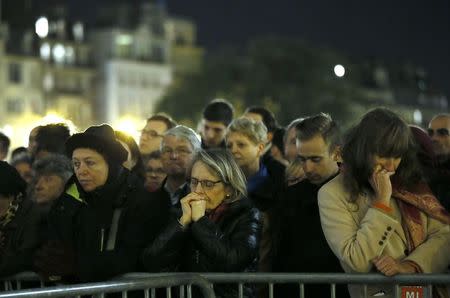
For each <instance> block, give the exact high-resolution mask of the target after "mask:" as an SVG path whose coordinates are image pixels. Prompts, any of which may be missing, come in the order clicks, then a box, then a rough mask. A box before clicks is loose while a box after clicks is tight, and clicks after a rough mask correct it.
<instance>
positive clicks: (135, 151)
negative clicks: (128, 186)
mask: <svg viewBox="0 0 450 298" xmlns="http://www.w3.org/2000/svg"><path fill="white" fill-rule="evenodd" d="M115 134H116V139H117V140H118V141H119V143H120V144H122V146H123V148H125V150H127V152H128V157H127V160H126V161H125V162H124V163H123V166H124V168H126V169H128V170H130V171H131V172H133V173H135V174H136V175H137V176H138V177H139V178H141V179H142V181H144V180H145V168H144V162H143V161H142V157H141V152H140V151H139V147H138V145H137V144H136V141H135V140H134V139H133V137H132V136H130V135H128V134H126V133H124V132H122V131H115Z"/></svg>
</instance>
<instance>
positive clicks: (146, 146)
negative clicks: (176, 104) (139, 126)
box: [139, 114, 176, 154]
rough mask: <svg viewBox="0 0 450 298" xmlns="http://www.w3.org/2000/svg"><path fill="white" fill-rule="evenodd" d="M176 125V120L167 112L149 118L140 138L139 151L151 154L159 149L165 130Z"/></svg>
mask: <svg viewBox="0 0 450 298" xmlns="http://www.w3.org/2000/svg"><path fill="white" fill-rule="evenodd" d="M175 125H176V123H175V121H173V120H172V118H170V117H169V116H167V115H165V114H156V115H153V116H151V117H150V118H148V119H147V124H146V125H145V127H144V129H143V130H142V131H141V137H140V139H139V151H140V152H141V154H150V153H152V152H153V151H158V150H159V147H160V146H161V141H162V138H163V134H164V132H165V131H167V130H168V129H171V128H172V127H174V126H175Z"/></svg>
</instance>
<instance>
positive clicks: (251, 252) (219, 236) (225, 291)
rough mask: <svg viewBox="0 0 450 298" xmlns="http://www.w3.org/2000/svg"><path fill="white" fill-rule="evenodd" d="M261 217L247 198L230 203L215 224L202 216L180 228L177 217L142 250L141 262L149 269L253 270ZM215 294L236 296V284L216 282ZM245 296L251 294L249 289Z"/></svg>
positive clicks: (185, 270)
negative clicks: (187, 225) (217, 283)
mask: <svg viewBox="0 0 450 298" xmlns="http://www.w3.org/2000/svg"><path fill="white" fill-rule="evenodd" d="M260 229H261V218H260V212H259V210H258V209H256V208H255V207H253V205H252V204H251V202H250V200H248V199H241V200H238V201H236V202H234V203H231V205H230V207H229V208H228V209H227V210H226V211H225V213H224V215H223V216H222V218H221V219H220V220H219V221H218V222H217V223H214V222H212V221H211V220H209V219H208V217H206V216H204V217H202V218H200V219H199V220H198V221H197V222H193V223H192V224H191V225H190V226H189V227H188V228H186V229H184V230H183V229H182V227H181V226H180V224H179V223H178V221H177V219H176V218H173V219H172V220H171V222H170V223H169V225H168V226H167V228H166V229H165V230H164V231H163V232H162V233H161V234H160V235H159V236H158V238H157V239H156V240H155V241H154V242H153V243H152V244H151V245H150V246H149V247H147V248H146V249H145V250H144V253H143V256H142V261H143V264H144V267H145V268H146V270H148V271H150V272H160V271H181V272H246V271H254V269H255V266H256V261H257V256H258V246H259V238H260ZM214 289H215V292H216V295H217V297H238V292H237V287H236V285H225V284H221V285H217V286H215V287H214ZM245 296H246V297H251V296H252V291H251V289H250V288H246V289H245Z"/></svg>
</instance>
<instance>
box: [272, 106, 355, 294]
mask: <svg viewBox="0 0 450 298" xmlns="http://www.w3.org/2000/svg"><path fill="white" fill-rule="evenodd" d="M296 129H297V152H298V159H299V160H300V162H301V165H302V167H303V170H304V172H305V175H306V180H303V181H301V182H299V183H297V184H294V185H292V186H290V187H288V188H287V190H286V191H285V192H284V193H283V194H282V195H281V196H280V199H279V204H280V205H279V207H278V217H277V219H278V221H277V224H278V226H277V228H278V229H279V231H280V233H279V235H280V236H279V237H280V238H279V239H278V240H279V241H276V243H278V247H277V249H276V254H275V255H276V256H275V261H274V271H277V272H318V273H319V272H320V273H330V272H342V269H341V266H340V264H339V261H338V259H337V258H336V256H335V255H334V254H333V252H332V251H331V249H330V247H329V246H328V243H327V242H326V239H325V236H324V234H323V232H322V227H321V224H320V215H319V208H318V205H317V192H318V191H319V188H320V187H321V186H322V185H323V184H325V183H326V182H327V181H329V180H330V179H332V178H333V177H335V176H336V175H337V174H338V171H339V167H338V164H337V161H338V159H339V154H338V144H339V131H338V128H337V125H336V123H335V122H334V121H333V120H332V119H331V117H330V116H329V115H326V114H323V113H321V114H318V115H316V116H312V117H308V118H305V119H304V120H302V121H301V122H299V123H298V124H297V126H296ZM337 294H338V297H345V296H347V295H348V294H347V291H346V289H345V287H344V286H340V287H338V292H337ZM278 295H280V297H296V296H299V293H298V285H288V284H287V285H279V286H277V296H278ZM305 295H306V296H307V297H327V296H329V295H330V288H329V287H326V286H324V285H306V286H305Z"/></svg>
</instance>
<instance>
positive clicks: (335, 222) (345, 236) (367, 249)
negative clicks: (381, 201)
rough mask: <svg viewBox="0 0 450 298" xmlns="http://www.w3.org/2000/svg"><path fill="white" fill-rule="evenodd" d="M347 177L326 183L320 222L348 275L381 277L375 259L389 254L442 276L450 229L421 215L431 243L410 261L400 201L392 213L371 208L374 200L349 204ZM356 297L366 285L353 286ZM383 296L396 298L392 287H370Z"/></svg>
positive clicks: (449, 260) (364, 197)
mask: <svg viewBox="0 0 450 298" xmlns="http://www.w3.org/2000/svg"><path fill="white" fill-rule="evenodd" d="M348 198H349V194H348V193H347V192H346V191H345V190H344V187H343V176H342V174H340V175H338V176H337V177H335V178H334V179H333V180H331V181H330V182H328V183H327V184H325V185H324V186H323V187H322V188H321V189H320V190H319V194H318V201H319V210H320V218H321V223H322V229H323V231H324V234H325V237H326V239H327V241H328V244H329V245H330V247H331V249H332V250H333V252H334V254H335V255H336V256H337V257H338V258H339V260H340V262H341V264H342V267H343V269H344V270H345V272H348V273H354V272H360V273H368V272H376V268H375V267H374V266H373V265H372V262H371V260H372V259H374V258H375V257H378V256H381V255H388V256H391V257H393V258H395V259H398V260H411V261H413V262H415V263H417V264H418V265H419V266H420V267H421V268H422V270H423V272H424V273H440V272H443V271H445V269H446V268H447V266H448V264H449V263H450V253H449V247H450V227H449V225H446V224H442V223H441V222H439V221H437V220H434V219H431V218H430V217H428V216H427V215H425V214H424V213H421V217H422V221H423V223H424V225H425V231H426V237H427V240H426V241H425V242H423V243H422V244H421V245H420V246H418V247H417V248H416V249H415V250H414V251H413V252H412V253H411V254H410V255H408V256H407V252H408V251H407V245H406V238H405V234H404V232H403V228H402V226H401V214H400V212H399V209H398V206H397V204H396V200H395V199H392V200H391V207H392V208H393V211H392V212H391V213H389V214H387V213H385V212H383V211H381V210H378V209H376V208H372V207H371V199H370V197H369V196H368V195H360V196H359V197H358V199H357V201H356V202H355V203H350V202H349V201H348ZM349 290H350V294H351V296H352V297H362V296H363V295H362V287H361V286H350V287H349ZM380 291H383V292H384V293H386V296H391V295H392V296H394V293H393V288H392V287H389V286H381V285H380V286H377V285H375V286H369V287H368V295H369V297H370V296H372V295H374V294H376V293H378V292H380ZM386 296H384V297H386Z"/></svg>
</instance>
